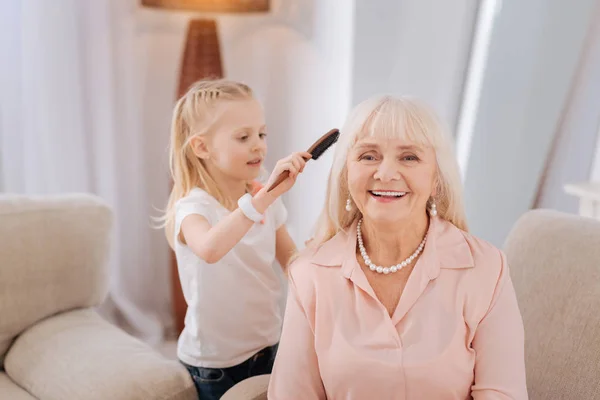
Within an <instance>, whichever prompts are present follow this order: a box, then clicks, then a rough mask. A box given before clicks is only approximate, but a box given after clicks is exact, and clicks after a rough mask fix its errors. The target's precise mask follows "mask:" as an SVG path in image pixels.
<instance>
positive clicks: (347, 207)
mask: <svg viewBox="0 0 600 400" xmlns="http://www.w3.org/2000/svg"><path fill="white" fill-rule="evenodd" d="M346 211H348V212H350V211H352V204H351V203H350V197H348V200H346Z"/></svg>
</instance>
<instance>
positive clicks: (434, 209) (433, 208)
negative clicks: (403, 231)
mask: <svg viewBox="0 0 600 400" xmlns="http://www.w3.org/2000/svg"><path fill="white" fill-rule="evenodd" d="M429 215H431V216H432V217H435V216H436V215H437V206H436V205H435V202H434V201H433V199H431V205H430V206H429Z"/></svg>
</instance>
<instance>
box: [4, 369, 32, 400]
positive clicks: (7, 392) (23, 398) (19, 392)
mask: <svg viewBox="0 0 600 400" xmlns="http://www.w3.org/2000/svg"><path fill="white" fill-rule="evenodd" d="M0 399H7V400H36V398H35V397H33V396H32V395H30V394H29V393H27V392H26V391H25V389H23V388H22V387H20V386H19V385H17V384H16V383H15V382H13V381H12V379H10V378H9V377H8V375H6V374H5V373H2V372H0Z"/></svg>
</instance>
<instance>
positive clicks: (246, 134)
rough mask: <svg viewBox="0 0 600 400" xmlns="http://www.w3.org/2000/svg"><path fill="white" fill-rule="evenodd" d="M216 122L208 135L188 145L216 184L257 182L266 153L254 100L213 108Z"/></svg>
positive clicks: (262, 121)
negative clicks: (225, 181) (228, 181)
mask: <svg viewBox="0 0 600 400" xmlns="http://www.w3.org/2000/svg"><path fill="white" fill-rule="evenodd" d="M215 113H216V115H217V119H216V121H215V123H214V125H213V126H212V128H211V130H210V132H209V134H207V135H205V136H197V137H195V138H193V139H192V141H191V142H190V143H191V145H192V148H193V149H194V153H195V154H196V155H197V156H198V157H200V158H202V159H204V160H205V162H206V164H207V168H208V170H209V172H210V173H211V175H212V176H213V177H214V178H215V179H217V181H219V180H220V179H227V180H230V181H233V182H235V181H239V182H242V181H243V182H248V181H251V180H255V179H256V178H258V176H259V175H260V172H261V167H262V165H263V161H264V159H265V156H266V153H267V142H266V136H267V134H266V126H265V116H264V112H263V110H262V107H261V105H260V103H259V102H258V101H257V100H255V99H244V100H227V101H221V102H219V103H218V104H217V105H216V107H215Z"/></svg>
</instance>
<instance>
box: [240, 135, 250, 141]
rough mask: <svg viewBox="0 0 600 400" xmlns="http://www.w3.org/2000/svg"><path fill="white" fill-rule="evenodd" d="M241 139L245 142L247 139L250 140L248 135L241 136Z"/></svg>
mask: <svg viewBox="0 0 600 400" xmlns="http://www.w3.org/2000/svg"><path fill="white" fill-rule="evenodd" d="M239 140H240V141H241V142H245V141H246V140H248V135H244V136H240V138H239Z"/></svg>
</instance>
